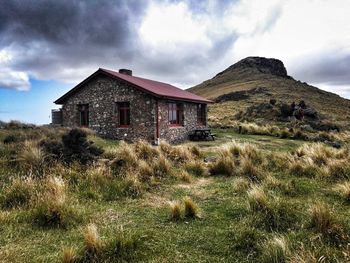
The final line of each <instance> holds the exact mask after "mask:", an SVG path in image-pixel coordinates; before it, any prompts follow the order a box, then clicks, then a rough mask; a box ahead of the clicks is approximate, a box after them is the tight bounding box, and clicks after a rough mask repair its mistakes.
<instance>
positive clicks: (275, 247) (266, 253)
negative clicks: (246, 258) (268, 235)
mask: <svg viewBox="0 0 350 263" xmlns="http://www.w3.org/2000/svg"><path fill="white" fill-rule="evenodd" d="M289 253H290V244H289V241H288V239H287V238H286V237H284V236H274V237H273V238H272V239H270V240H268V241H267V242H266V243H264V244H263V246H262V256H261V261H260V262H263V263H264V262H265V263H281V262H286V260H287V258H288V255H289Z"/></svg>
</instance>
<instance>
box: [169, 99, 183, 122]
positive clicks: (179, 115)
mask: <svg viewBox="0 0 350 263" xmlns="http://www.w3.org/2000/svg"><path fill="white" fill-rule="evenodd" d="M168 118H169V124H170V125H172V126H182V125H183V119H184V116H183V104H182V103H173V102H171V103H169V105H168Z"/></svg>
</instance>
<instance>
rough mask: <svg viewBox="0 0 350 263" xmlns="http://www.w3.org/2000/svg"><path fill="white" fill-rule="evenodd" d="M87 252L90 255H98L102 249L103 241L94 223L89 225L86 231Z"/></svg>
mask: <svg viewBox="0 0 350 263" xmlns="http://www.w3.org/2000/svg"><path fill="white" fill-rule="evenodd" d="M83 236H84V246H85V250H86V252H87V253H88V254H90V255H96V254H97V253H98V252H99V251H100V249H101V240H100V236H99V234H98V231H97V226H96V225H95V224H93V223H90V224H88V225H87V226H86V227H85V229H84V231H83Z"/></svg>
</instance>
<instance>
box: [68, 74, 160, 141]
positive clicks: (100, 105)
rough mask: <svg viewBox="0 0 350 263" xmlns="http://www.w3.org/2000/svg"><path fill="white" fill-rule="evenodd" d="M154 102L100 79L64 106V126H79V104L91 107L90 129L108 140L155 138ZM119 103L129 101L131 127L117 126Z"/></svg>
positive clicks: (151, 139)
mask: <svg viewBox="0 0 350 263" xmlns="http://www.w3.org/2000/svg"><path fill="white" fill-rule="evenodd" d="M154 101H155V99H154V98H153V97H152V96H150V95H148V94H146V93H144V92H141V91H140V90H138V89H137V88H134V87H132V86H130V85H127V84H125V83H122V82H119V81H117V80H115V79H112V78H110V77H107V76H103V75H101V76H97V77H95V78H94V79H92V80H91V81H89V82H88V83H87V84H85V86H84V87H82V88H81V89H80V90H79V91H78V92H76V93H75V94H73V95H71V96H70V97H69V98H68V99H67V101H66V102H65V104H64V105H63V106H62V112H63V125H64V126H69V127H75V126H79V112H78V105H79V104H89V128H91V129H92V130H94V131H96V132H97V133H98V134H99V135H101V136H103V137H107V138H112V139H118V140H123V139H124V140H128V141H135V140H137V139H144V140H147V141H152V142H153V141H154V138H155V121H156V119H155V103H154ZM116 102H130V118H131V120H130V126H129V127H128V128H121V127H118V119H119V118H118V111H117V107H116Z"/></svg>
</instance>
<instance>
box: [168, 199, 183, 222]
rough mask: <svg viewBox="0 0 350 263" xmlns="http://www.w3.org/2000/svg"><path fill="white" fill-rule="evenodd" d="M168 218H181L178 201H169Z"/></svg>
mask: <svg viewBox="0 0 350 263" xmlns="http://www.w3.org/2000/svg"><path fill="white" fill-rule="evenodd" d="M170 218H171V219H172V220H180V219H182V209H181V203H180V202H179V201H174V202H171V203H170Z"/></svg>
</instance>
